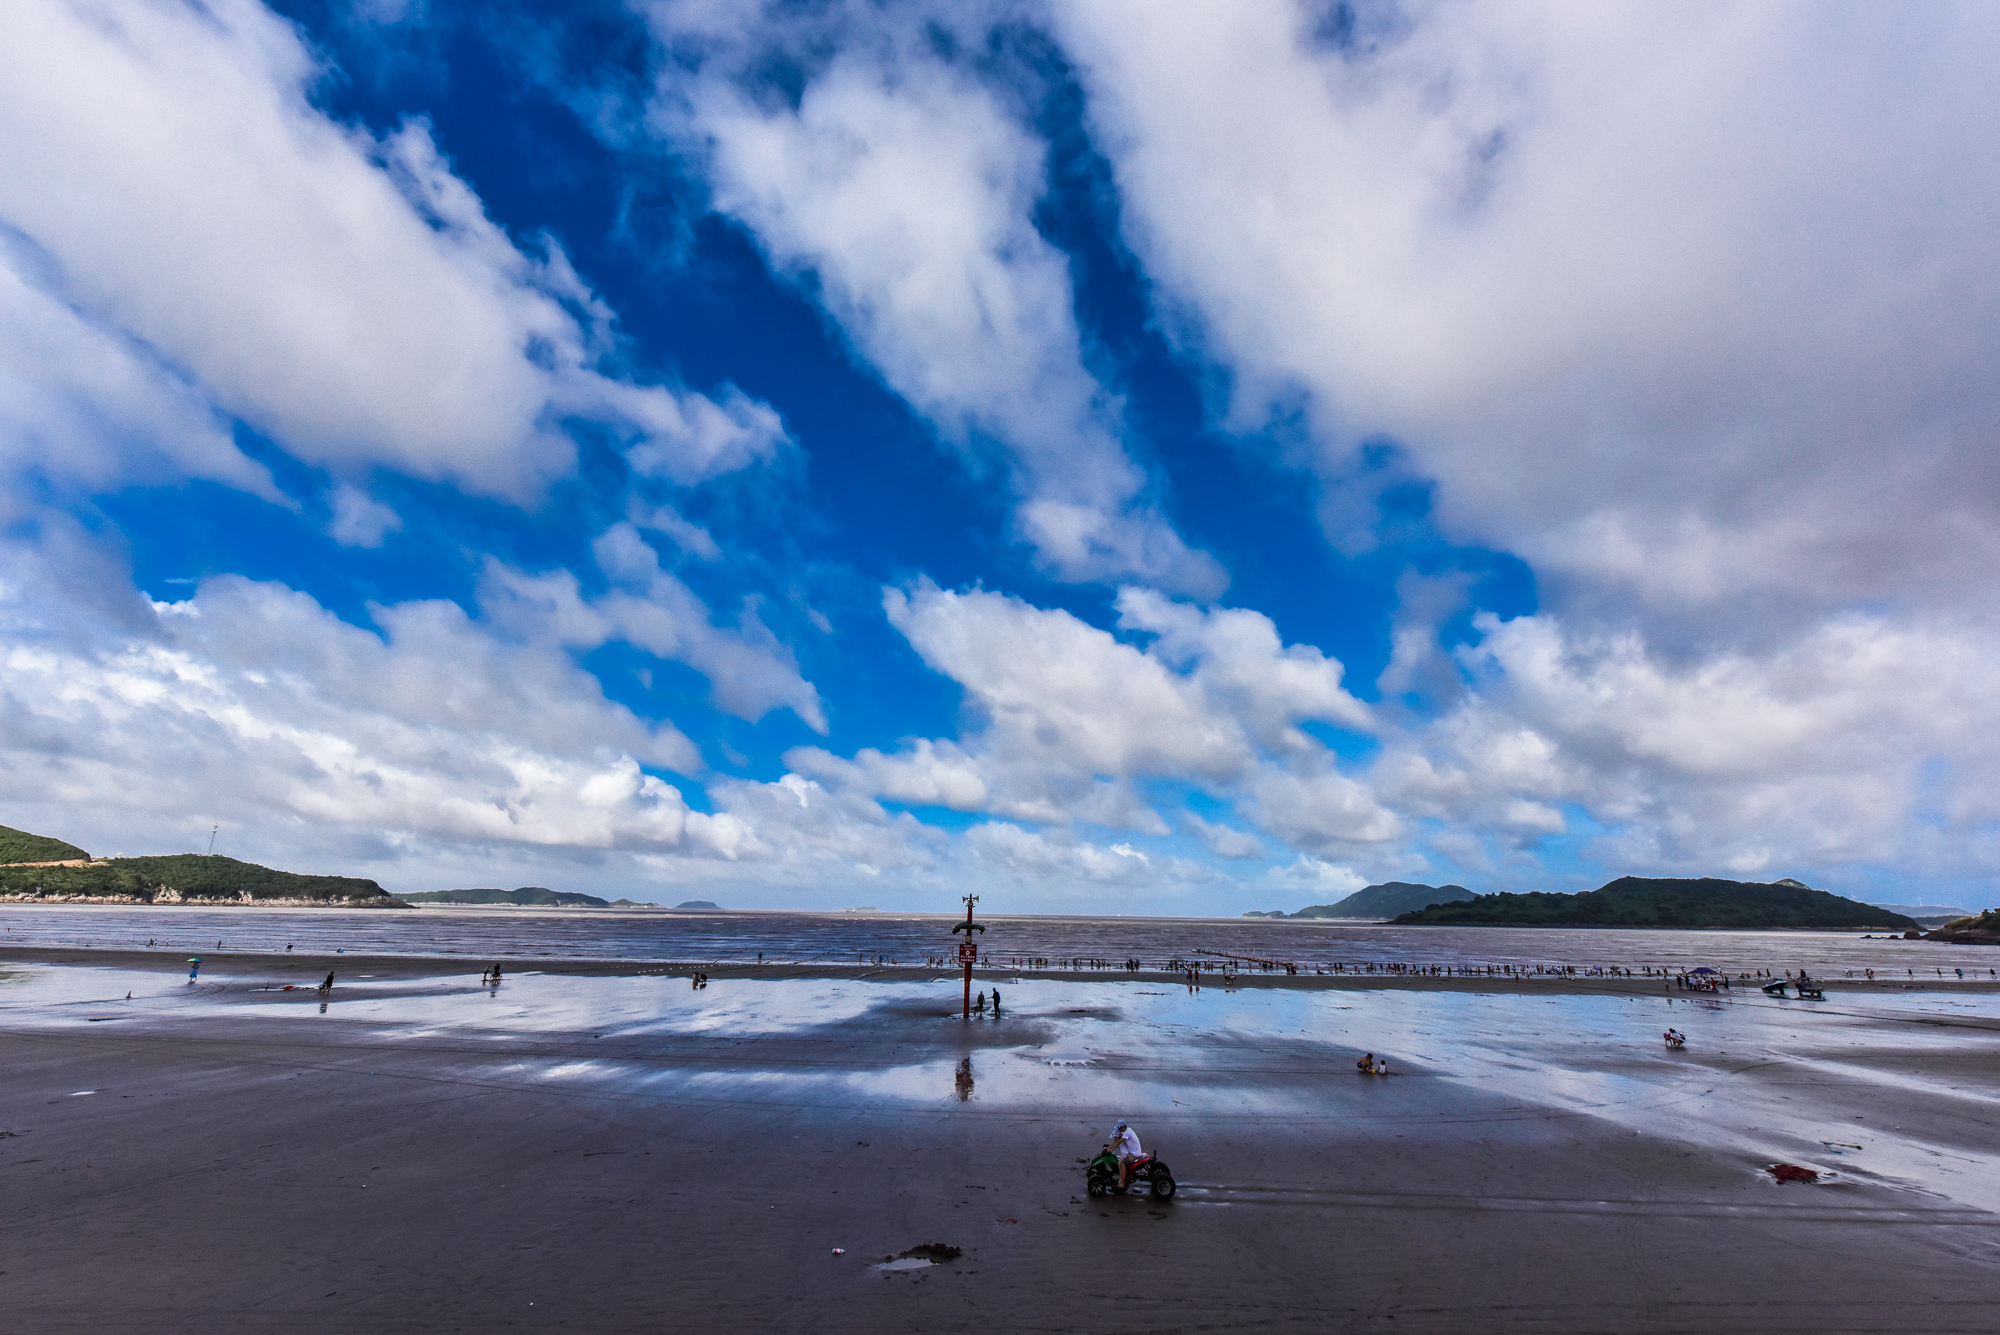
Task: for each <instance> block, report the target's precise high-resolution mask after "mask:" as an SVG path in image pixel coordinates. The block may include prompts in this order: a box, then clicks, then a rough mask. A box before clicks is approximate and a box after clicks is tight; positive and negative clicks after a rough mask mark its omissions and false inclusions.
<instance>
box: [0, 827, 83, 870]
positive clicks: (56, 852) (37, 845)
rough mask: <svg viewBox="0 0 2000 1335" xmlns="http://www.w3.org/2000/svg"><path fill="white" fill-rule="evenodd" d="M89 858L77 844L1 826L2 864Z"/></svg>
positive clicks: (0, 855) (0, 848)
mask: <svg viewBox="0 0 2000 1335" xmlns="http://www.w3.org/2000/svg"><path fill="white" fill-rule="evenodd" d="M89 856H90V854H88V853H86V852H84V851H83V850H82V849H80V848H78V847H77V846H76V845H75V844H66V843H64V842H63V841H62V840H60V839H51V838H49V836H47V835H45V834H29V833H28V832H27V831H26V830H16V829H12V828H10V827H8V826H5V825H0V862H68V861H71V860H73V859H76V858H88V857H89Z"/></svg>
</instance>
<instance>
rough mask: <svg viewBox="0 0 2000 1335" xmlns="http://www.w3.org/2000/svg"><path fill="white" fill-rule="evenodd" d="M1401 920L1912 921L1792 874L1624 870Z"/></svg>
mask: <svg viewBox="0 0 2000 1335" xmlns="http://www.w3.org/2000/svg"><path fill="white" fill-rule="evenodd" d="M1395 921H1396V922H1397V923H1399V924H1405V925H1410V926H1429V925H1443V924H1454V925H1463V926H1480V925H1488V926H1502V927H1506V926H1519V927H1739V928H1759V927H1837V928H1848V927H1895V928H1904V929H1908V928H1914V927H1915V926H1916V923H1915V922H1913V921H1912V920H1910V919H1909V918H1907V917H1905V916H1904V915H1902V914H1900V913H1890V912H1889V911H1888V910H1886V909H1880V908H1877V907H1876V906H1875V905H1873V904H1863V903H1861V902H1860V901H1858V900H1853V899H1843V898H1842V897H1840V896H1839V895H1831V894H1828V893H1827V892H1826V891H1824V890H1814V889H1813V888H1811V887H1810V886H1807V885H1804V884H1801V883H1800V882H1798V881H1794V880H1792V879H1790V878H1789V877H1788V878H1786V879H1785V880H1782V881H1773V882H1771V883H1769V884H1768V885H1767V884H1763V883H1760V882H1756V881H1725V880H1721V879H1719V878H1716V877H1701V878H1699V879H1685V880H1683V879H1678V878H1669V877H1651V876H1621V877H1620V878H1618V879H1617V880H1615V881H1612V882H1610V883H1609V884H1607V885H1604V886H1601V887H1599V888H1598V889H1596V890H1592V891H1589V892H1587V893H1584V894H1580V895H1555V894H1528V895H1506V894H1503V895H1482V896H1480V897H1479V898H1477V899H1474V900H1471V901H1469V902H1465V903H1457V904H1434V905H1432V906H1430V907H1429V908H1424V909H1418V910H1416V911H1415V912H1411V913H1405V914H1403V915H1401V916H1400V917H1398V918H1396V919H1395Z"/></svg>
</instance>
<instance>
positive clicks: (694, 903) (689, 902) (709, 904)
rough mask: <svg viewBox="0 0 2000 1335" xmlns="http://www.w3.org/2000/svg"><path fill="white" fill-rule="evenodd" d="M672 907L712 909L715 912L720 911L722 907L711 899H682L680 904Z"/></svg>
mask: <svg viewBox="0 0 2000 1335" xmlns="http://www.w3.org/2000/svg"><path fill="white" fill-rule="evenodd" d="M674 907H675V908H677V909H714V910H716V911H717V912H720V911H721V910H722V905H720V904H718V903H716V902H715V901H714V900H712V899H683V900H682V901H681V902H680V903H678V904H676V905H674Z"/></svg>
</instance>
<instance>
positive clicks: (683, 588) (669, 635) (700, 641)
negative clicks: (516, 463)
mask: <svg viewBox="0 0 2000 1335" xmlns="http://www.w3.org/2000/svg"><path fill="white" fill-rule="evenodd" d="M592 550H593V552H594V553H595V555H596V557H597V563H598V566H599V567H600V568H601V569H602V570H603V571H604V573H605V574H606V575H607V576H609V577H610V580H611V588H610V589H609V590H607V591H606V592H605V593H603V594H602V595H600V596H598V597H595V598H586V597H584V596H583V594H582V592H581V590H580V586H579V583H578V580H577V577H576V575H575V574H574V573H573V572H571V571H568V570H553V571H548V572H546V573H543V574H537V575H530V574H528V573H526V572H523V571H520V570H515V569H513V568H511V567H509V566H506V565H503V564H502V563H500V562H498V561H491V560H489V561H488V563H487V566H486V572H485V578H484V579H483V581H482V583H481V589H480V601H481V604H482V606H484V607H485V608H486V609H487V611H488V613H489V614H490V615H491V616H492V617H493V618H494V620H495V622H496V623H497V624H499V625H501V626H502V627H504V628H505V629H507V630H508V631H509V632H510V633H512V634H515V635H518V636H519V637H521V638H522V639H524V640H527V641H530V642H542V641H546V642H549V643H556V644H563V645H567V646H569V647H572V648H582V649H591V648H595V647H597V646H598V645H600V644H606V643H610V642H612V641H614V640H616V641H623V642H624V643H627V644H630V645H632V646H633V647H635V648H638V649H643V650H645V651H646V652H647V653H649V654H655V655H657V656H659V657H661V658H667V659H672V660H674V661H676V662H680V663H686V664H687V665H688V666H689V667H692V668H694V669H695V670H696V671H698V672H700V673H702V675H704V676H706V677H707V678H708V679H709V683H710V686H711V689H712V690H713V691H714V694H715V702H716V704H717V705H719V706H720V707H722V708H723V709H725V710H727V711H728V712H730V713H732V714H735V715H737V716H738V717H741V718H746V719H750V720H751V721H753V722H754V721H755V720H757V719H760V718H762V717H763V716H764V715H765V714H768V713H769V712H771V711H772V710H773V709H779V708H788V709H790V710H791V711H792V712H793V713H795V714H797V715H798V716H799V718H800V719H801V720H803V721H804V722H805V724H806V725H807V726H808V727H810V728H812V729H813V730H814V731H816V732H825V731H826V711H825V709H824V708H823V707H822V706H821V703H820V698H819V692H818V690H816V689H815V688H814V686H813V684H812V683H811V682H809V681H807V680H805V678H803V677H802V676H800V675H799V667H798V663H797V661H796V660H795V659H794V658H793V656H792V653H791V651H790V650H789V649H787V648H786V647H785V646H784V645H783V644H781V643H780V642H779V641H778V638H777V637H776V636H775V635H773V634H772V633H771V632H770V630H769V628H767V627H766V626H765V625H764V624H763V622H761V621H760V620H758V618H757V613H756V609H755V607H754V606H752V605H748V604H746V605H745V607H744V609H743V612H742V614H741V616H740V617H739V618H738V623H737V625H736V626H734V627H730V628H725V627H720V626H717V625H716V624H715V623H714V622H713V621H712V620H711V619H710V617H709V612H708V608H707V607H706V606H705V605H704V604H703V603H702V601H701V599H700V598H698V597H696V596H695V594H694V591H693V590H691V589H689V588H688V587H687V585H685V584H683V583H682V582H681V581H680V580H679V579H676V578H675V577H674V576H673V575H671V574H669V573H668V572H667V571H665V570H663V569H661V567H660V561H659V554H658V553H657V552H655V551H654V550H653V548H652V547H651V546H650V545H649V544H648V543H647V542H646V540H645V539H644V538H642V537H640V536H639V532H638V530H637V528H636V527H634V526H633V525H632V524H629V523H619V524H614V525H612V526H611V527H610V528H608V529H606V530H605V531H604V532H603V533H601V534H599V535H598V537H597V540H596V541H595V542H594V543H593V544H592Z"/></svg>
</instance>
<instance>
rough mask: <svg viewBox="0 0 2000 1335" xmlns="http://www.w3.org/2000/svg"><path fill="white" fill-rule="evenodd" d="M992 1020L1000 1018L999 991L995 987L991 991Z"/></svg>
mask: <svg viewBox="0 0 2000 1335" xmlns="http://www.w3.org/2000/svg"><path fill="white" fill-rule="evenodd" d="M993 1018H994V1019H996V1020H997V1019H999V1018H1000V989H999V988H997V987H996V988H994V989H993Z"/></svg>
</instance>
